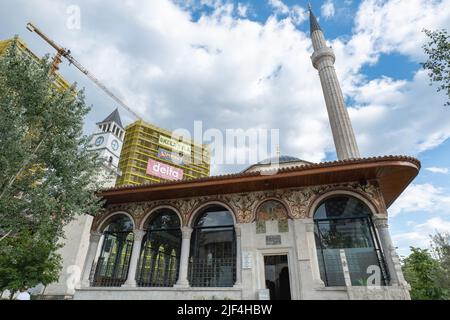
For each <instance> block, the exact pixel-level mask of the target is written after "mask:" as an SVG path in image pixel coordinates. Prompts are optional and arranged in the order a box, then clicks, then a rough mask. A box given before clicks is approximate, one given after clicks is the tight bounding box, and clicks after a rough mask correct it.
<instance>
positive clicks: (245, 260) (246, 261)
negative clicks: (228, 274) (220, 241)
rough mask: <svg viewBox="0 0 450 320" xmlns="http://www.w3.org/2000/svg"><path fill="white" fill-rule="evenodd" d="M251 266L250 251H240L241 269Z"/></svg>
mask: <svg viewBox="0 0 450 320" xmlns="http://www.w3.org/2000/svg"><path fill="white" fill-rule="evenodd" d="M252 268H253V255H252V253H251V252H242V269H252Z"/></svg>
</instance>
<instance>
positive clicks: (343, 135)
mask: <svg viewBox="0 0 450 320" xmlns="http://www.w3.org/2000/svg"><path fill="white" fill-rule="evenodd" d="M308 7H309V19H310V25H311V40H312V43H313V47H314V54H313V55H312V57H311V60H312V63H313V66H314V68H316V69H317V70H318V71H319V76H320V82H321V84H322V90H323V94H324V97H325V104H326V106H327V111H328V118H329V120H330V125H331V131H332V133H333V140H334V144H335V146H336V153H337V156H338V159H339V160H346V159H356V158H360V155H359V150H358V145H357V144H356V139H355V134H354V133H353V128H352V124H351V121H350V117H349V115H348V111H347V107H346V106H345V101H344V95H343V94H342V90H341V86H340V84H339V80H338V77H337V74H336V70H335V68H334V62H335V61H336V56H335V55H334V52H333V49H331V48H329V47H327V45H326V41H325V36H324V35H323V32H322V29H321V28H320V25H319V23H318V21H317V19H316V17H315V15H314V13H313V11H312V8H311V3H309V4H308Z"/></svg>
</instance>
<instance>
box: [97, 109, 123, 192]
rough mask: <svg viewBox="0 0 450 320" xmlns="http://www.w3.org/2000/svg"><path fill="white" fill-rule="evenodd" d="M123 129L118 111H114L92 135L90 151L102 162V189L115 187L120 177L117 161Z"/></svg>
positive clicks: (98, 125)
mask: <svg viewBox="0 0 450 320" xmlns="http://www.w3.org/2000/svg"><path fill="white" fill-rule="evenodd" d="M124 135H125V129H124V128H123V125H122V121H121V119H120V115H119V110H118V109H116V110H114V111H113V112H112V113H111V114H110V115H109V116H107V117H106V119H105V120H103V121H101V122H98V123H97V131H96V132H95V133H94V134H93V135H92V138H91V143H90V150H91V151H92V152H97V153H98V155H99V157H100V158H101V159H103V160H104V162H103V164H104V169H105V172H104V173H105V180H104V183H103V187H105V188H109V187H113V186H114V185H115V182H116V179H117V178H118V176H120V171H119V159H120V152H121V151H122V144H123V138H124Z"/></svg>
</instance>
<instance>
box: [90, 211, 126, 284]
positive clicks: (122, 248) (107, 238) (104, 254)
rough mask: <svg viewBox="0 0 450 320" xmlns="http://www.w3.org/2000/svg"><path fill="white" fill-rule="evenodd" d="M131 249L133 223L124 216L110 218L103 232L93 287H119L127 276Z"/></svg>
mask: <svg viewBox="0 0 450 320" xmlns="http://www.w3.org/2000/svg"><path fill="white" fill-rule="evenodd" d="M132 249H133V222H132V221H131V220H130V218H128V217H127V216H125V215H117V216H114V217H112V219H111V221H109V223H108V225H107V227H106V228H105V230H104V231H103V245H102V249H101V252H100V257H99V259H98V262H97V267H96V271H95V276H94V281H93V286H95V287H120V286H121V285H123V284H124V283H125V281H126V280H127V276H128V267H129V265H130V258H131V251H132Z"/></svg>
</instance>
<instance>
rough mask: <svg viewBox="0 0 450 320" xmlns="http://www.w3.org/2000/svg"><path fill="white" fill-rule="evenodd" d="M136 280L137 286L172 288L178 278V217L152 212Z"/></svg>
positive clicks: (174, 214)
mask: <svg viewBox="0 0 450 320" xmlns="http://www.w3.org/2000/svg"><path fill="white" fill-rule="evenodd" d="M145 229H146V231H147V234H146V235H145V238H144V239H143V242H142V248H141V254H140V258H139V264H138V270H137V273H136V281H137V284H138V286H140V287H172V286H173V285H174V284H175V283H176V281H177V279H178V270H179V264H180V263H179V262H180V252H181V229H180V219H179V218H178V215H177V214H176V213H175V212H173V211H172V210H170V209H166V208H164V209H160V210H158V211H156V212H155V213H154V218H153V219H151V220H149V223H148V224H147V225H146V227H145Z"/></svg>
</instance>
